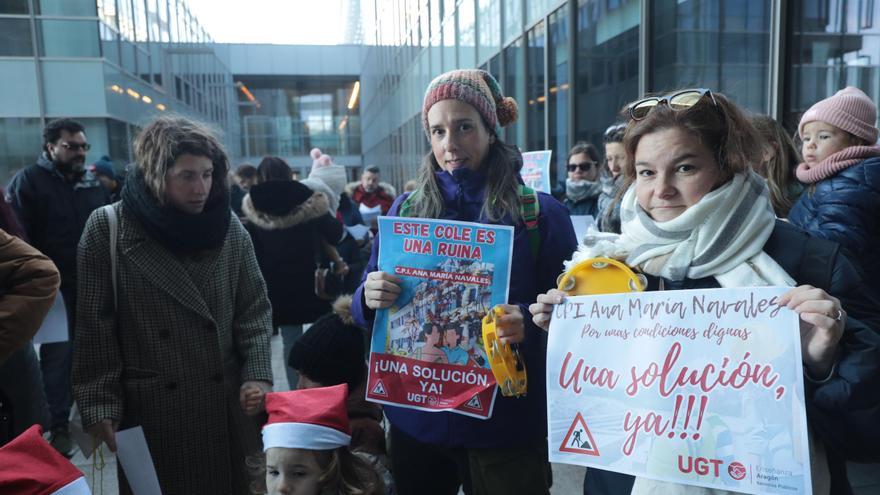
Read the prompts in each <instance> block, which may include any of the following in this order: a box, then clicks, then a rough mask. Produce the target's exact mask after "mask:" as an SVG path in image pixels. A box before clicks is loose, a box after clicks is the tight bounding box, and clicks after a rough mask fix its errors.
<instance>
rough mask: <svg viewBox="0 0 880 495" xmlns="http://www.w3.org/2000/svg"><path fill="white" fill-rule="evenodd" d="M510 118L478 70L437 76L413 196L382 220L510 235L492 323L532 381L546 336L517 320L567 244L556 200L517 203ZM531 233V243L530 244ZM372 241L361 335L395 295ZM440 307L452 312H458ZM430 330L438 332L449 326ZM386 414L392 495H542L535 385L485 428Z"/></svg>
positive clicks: (547, 283)
mask: <svg viewBox="0 0 880 495" xmlns="http://www.w3.org/2000/svg"><path fill="white" fill-rule="evenodd" d="M516 116H517V107H516V102H515V101H514V100H513V99H512V98H509V97H505V96H504V95H503V94H502V93H501V88H500V87H499V86H498V82H497V81H495V79H494V78H493V77H492V76H491V75H490V74H489V73H488V72H486V71H482V70H454V71H451V72H447V73H445V74H442V75H440V76H438V77H437V78H435V79H434V80H433V81H432V82H431V84H430V85H429V86H428V89H427V91H426V93H425V99H424V104H423V106H422V123H423V125H424V130H425V134H426V135H427V137H428V140H429V141H430V144H431V151H430V152H429V153H428V154H427V155H425V157H424V159H423V160H422V165H421V168H420V171H419V178H418V187H417V188H416V190H415V191H414V192H412V193H411V195H408V194H404V195H403V196H401V197H399V198H397V199H396V200H395V202H394V204H393V205H392V206H391V210H390V211H389V213H388V214H389V215H392V216H393V215H400V216H410V217H415V218H437V219H447V220H460V221H467V222H480V223H489V224H496V225H511V226H513V227H514V240H513V253H512V266H514V267H516V268H515V269H514V270H512V271H511V276H510V286H509V292H508V301H507V302H508V304H504V305H500V307H501V309H502V311H503V313H504V314H503V315H502V316H500V317H498V318H496V322H498V323H499V324H500V327H499V331H498V335H499V336H500V340H502V341H503V342H507V343H519V350H520V353H521V354H522V356H523V360H524V361H525V365H526V369H527V370H528V373H529V376H534V377H541V376H542V375H543V373H544V369H545V368H546V360H545V358H546V356H545V349H546V344H547V341H546V338H547V336H546V334H545V333H544V332H542V331H540V330H539V329H538V328H537V327H535V326H534V325H533V324H532V323H531V322H530V321H528V319H526V318H524V317H523V315H524V314H526V310H527V306H528V304H529V303H530V302H531V301H534V298H535V296H536V295H537V294H539V293H541V292H544V291H546V290H548V289H549V288H551V287H553V286H554V285H555V281H556V274H557V273H558V272H559V270H560V269H561V267H562V262H563V261H564V259H565V258H566V257H567V256H568V253H570V252H571V251H572V250H573V249H574V248H575V246H576V241H575V236H574V231H573V229H572V225H571V222H570V221H569V218H568V214H567V212H566V211H565V208H563V206H562V205H561V204H559V202H557V201H556V200H555V199H553V198H551V197H550V196H548V195H547V194H543V193H537V194H534V193H531V194H528V197H525V196H524V195H522V194H523V190H522V189H521V185H522V179H521V178H520V176H519V170H520V169H521V168H522V155H521V154H520V152H519V151H518V150H517V148H516V147H515V146H511V145H509V144H506V143H504V142H503V141H501V138H500V137H499V135H500V130H501V127H503V126H505V125H507V124H509V123H511V122H513V121H514V120H516ZM521 195H522V196H521ZM535 201H537V203H538V204H539V205H540V209H539V216H538V217H537V225H535V224H534V223H531V222H529V224H530V225H526V218H527V216H528V215H527V212H526V211H525V210H524V209H523V208H524V206H525V205H526V204H534V202H535ZM535 234H538V235H539V236H540V237H539V240H540V243H539V245H535V244H534V243H533V242H532V241H533V240H535V239H536V238H535V237H534V236H535ZM380 242H381V236H377V237H376V238H375V240H374V243H373V252H372V256H371V258H370V261H369V264H368V265H367V268H366V270H365V272H366V274H367V275H366V276H365V279H364V281H363V283H362V285H361V287H360V288H359V289H358V290H357V292H356V293H355V296H354V302H353V304H352V314H353V315H354V317H355V321H357V322H358V323H359V324H360V325H362V326H364V327H366V328H371V327H372V324H373V320H374V317H375V311H376V310H377V309H380V308H388V307H390V306H391V305H392V304H393V303H394V302H395V301H396V300H397V298H398V296H399V295H400V291H401V288H400V285H399V279H398V278H397V277H395V276H394V275H392V274H390V273H385V272H381V271H378V264H377V257H378V252H379V244H380ZM449 304H450V308H449V310H454V309H455V306H454V305H455V304H456V303H455V302H450V303H449ZM449 310H448V311H446V313H447V314H448V313H449ZM480 316H482V315H480ZM438 320H439V318H438V317H435V318H434V321H435V322H438V325H440V326H441V328H443V327H445V326H448V324H449V323H448V322H446V323H442V322H439V321H438ZM384 410H385V415H386V416H387V417H388V420H389V421H390V423H391V433H390V435H391V445H392V449H391V464H392V471H393V472H394V477H395V481H396V483H397V489H398V491H399V493H401V494H419V495H422V494H442V495H446V494H449V495H454V494H457V493H458V491H459V487H461V486H462V485H463V487H464V492H465V493H468V494H495V493H528V494H536V495H537V494H547V493H549V483H550V479H549V476H548V475H549V470H550V465H549V463H548V462H547V441H546V435H547V404H546V391H545V388H544V382H543V380H540V379H535V380H531V381H530V383H529V389H528V395H527V396H525V397H520V398H515V397H502V396H501V395H500V394H499V395H498V396H497V397H496V399H495V405H494V409H493V411H492V416H491V417H490V418H489V419H487V420H482V419H477V418H472V417H469V416H463V415H460V414H453V413H449V412H423V411H417V410H413V409H404V408H400V407H394V406H385V407H384ZM426 480H430V482H428V483H426Z"/></svg>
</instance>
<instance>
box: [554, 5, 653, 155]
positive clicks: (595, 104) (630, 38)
mask: <svg viewBox="0 0 880 495" xmlns="http://www.w3.org/2000/svg"><path fill="white" fill-rule="evenodd" d="M605 4H606V2H605V1H604V0H580V1H579V2H578V7H577V20H576V23H575V29H577V33H578V34H577V47H576V50H575V56H576V59H575V62H576V65H575V83H576V84H575V90H576V91H577V94H575V95H573V97H574V99H575V136H574V139H572V141H582V140H584V141H588V142H591V143H593V144H594V145H595V146H598V147H599V149H601V144H602V134H603V132H604V131H605V129H606V128H607V127H608V126H609V125H611V124H613V123H614V122H615V121H616V120H617V114H618V112H619V110H620V109H621V108H622V107H623V106H624V105H625V104H626V103H628V102H630V101H632V100H635V99H636V98H638V91H639V23H640V5H639V4H640V2H639V1H638V0H621V1H620V2H618V5H617V6H616V9H615V10H613V11H610V10H608V9H607V8H606V5H605ZM612 21H613V22H612ZM567 151H568V150H566V154H567Z"/></svg>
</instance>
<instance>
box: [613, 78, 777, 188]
mask: <svg viewBox="0 0 880 495" xmlns="http://www.w3.org/2000/svg"><path fill="white" fill-rule="evenodd" d="M677 92H680V91H672V92H670V93H669V94H673V93H677ZM713 97H714V101H713ZM627 108H628V107H627ZM665 129H681V130H683V131H685V132H688V133H691V134H693V135H694V136H696V137H697V138H698V139H699V140H700V142H701V143H703V145H705V146H706V148H708V149H709V150H712V151H714V153H715V161H716V162H717V163H718V166H719V167H721V172H722V174H724V175H725V176H726V177H727V178H728V179H729V178H730V177H732V176H733V174H736V173H744V172H746V171H747V170H749V169H750V168H751V166H752V164H754V163H760V161H761V159H762V155H763V150H762V144H763V142H764V140H763V138H762V137H761V135H760V134H759V133H758V131H757V130H756V129H755V127H754V126H753V125H752V124H751V122H749V119H748V117H747V116H746V114H745V113H744V112H743V111H742V110H740V108H739V107H737V106H736V104H734V103H733V102H732V101H730V100H729V99H728V98H727V97H725V96H724V95H723V94H720V93H714V92H713V93H712V95H711V96H710V95H709V93H706V94H704V95H703V97H702V98H700V99H699V101H697V103H695V104H694V105H693V106H692V107H690V108H686V109H681V110H673V109H671V108H669V106H668V105H662V104H661V105H657V106H655V107H654V108H653V109H652V110H651V111H650V113H648V115H646V116H645V118H644V119H642V120H638V121H636V120H632V121H630V123H629V125H628V126H627V129H626V134H625V136H624V138H623V147H624V149H625V150H626V155H627V166H626V168H625V169H624V171H623V173H624V176H625V177H626V180H627V183H632V182H633V181H634V180H635V175H636V170H635V165H634V164H635V154H636V148H638V146H639V141H640V140H641V139H642V138H643V137H645V136H646V135H648V134H652V133H654V132H657V131H662V130H665Z"/></svg>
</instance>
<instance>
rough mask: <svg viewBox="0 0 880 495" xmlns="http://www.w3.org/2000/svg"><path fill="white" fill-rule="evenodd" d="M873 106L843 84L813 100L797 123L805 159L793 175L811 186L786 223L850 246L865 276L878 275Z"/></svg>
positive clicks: (879, 195) (879, 172)
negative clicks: (795, 174) (815, 100)
mask: <svg viewBox="0 0 880 495" xmlns="http://www.w3.org/2000/svg"><path fill="white" fill-rule="evenodd" d="M876 122H877V105H875V104H874V102H873V101H871V99H870V98H869V97H868V95H866V94H865V93H863V92H862V91H860V90H859V89H858V88H854V87H852V86H848V87H846V88H844V89H842V90H840V91H838V92H837V93H836V94H835V95H834V96H831V97H829V98H826V99H824V100H822V101H820V102H819V103H816V104H815V105H813V106H812V107H810V109H809V110H807V112H806V113H805V114H804V116H803V117H802V118H801V122H800V125H798V134H799V135H800V138H801V140H802V141H803V149H802V154H803V157H804V163H801V164H800V165H799V166H798V168H797V177H798V179H799V180H800V181H801V182H803V183H805V184H808V185H810V187H809V188H808V190H807V193H805V194H803V195H802V196H801V197H800V199H799V200H798V202H797V203H796V204H795V205H794V207H793V208H792V209H791V213H790V214H789V217H788V218H789V221H791V223H793V224H795V225H797V226H798V227H801V228H802V229H804V230H806V231H807V232H809V233H810V235H813V236H816V237H821V238H823V239H830V240H832V241H835V242H837V243H839V244H840V245H841V246H843V247H845V248H847V249H849V250H850V251H851V253H852V254H853V256H852V258H853V259H854V260H858V261H860V262H861V264H862V269H863V271H864V275H865V276H866V277H867V280H877V277H880V256H878V253H880V146H878V145H877V135H878V132H880V131H878V129H877V127H876V126H875V124H876Z"/></svg>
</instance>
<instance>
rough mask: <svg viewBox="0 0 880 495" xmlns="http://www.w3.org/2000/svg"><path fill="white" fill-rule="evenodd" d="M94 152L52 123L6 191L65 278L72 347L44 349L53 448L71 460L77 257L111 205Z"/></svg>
mask: <svg viewBox="0 0 880 495" xmlns="http://www.w3.org/2000/svg"><path fill="white" fill-rule="evenodd" d="M89 148H90V146H89V143H88V141H87V140H86V134H85V128H84V127H83V125H82V124H80V123H79V122H77V121H75V120H71V119H59V120H54V121H52V122H49V123H48V124H47V125H46V127H45V128H44V129H43V152H42V153H41V154H40V156H39V158H37V163H35V164H34V165H31V166H29V167H27V168H25V169H23V170H20V171H19V172H18V173H17V174H15V177H13V178H12V182H10V183H9V186H8V187H7V188H6V201H8V202H9V203H11V204H12V207H13V209H14V210H15V213H16V215H17V216H18V219H19V221H20V222H21V225H22V227H24V230H25V233H26V234H27V237H28V239H29V240H30V243H31V245H33V246H34V247H35V248H37V249H38V250H40V251H41V252H43V253H44V254H45V255H46V256H48V257H49V258H50V259H51V260H52V261H53V262H54V263H55V266H57V267H58V271H59V272H60V273H61V295H62V296H63V297H64V305H65V309H66V310H67V322H68V330H69V332H70V333H69V335H70V339H71V340H70V341H68V342H58V343H52V344H43V345H42V346H40V367H41V368H42V371H43V388H44V389H45V392H46V399H47V401H48V402H49V410H50V412H51V415H52V423H51V430H50V431H51V437H50V439H49V441H50V443H51V444H52V446H53V447H55V449H56V450H58V451H59V452H61V453H62V454H64V455H66V456H68V457H70V456H71V455H72V454H73V452H72V450H73V443H72V441H71V439H70V432H69V430H68V416H69V415H70V407H71V402H72V399H71V388H70V387H71V385H70V372H71V362H72V355H73V354H72V350H73V346H72V339H73V324H74V319H75V316H74V314H75V313H74V312H75V310H76V251H77V245H78V244H79V238H80V236H81V235H82V232H83V229H84V228H85V224H86V220H88V218H89V215H90V214H91V213H92V210H94V209H95V208H99V207H101V206H103V205H105V204H107V203H109V202H110V196H109V194H108V193H107V191H106V189H104V187H103V186H101V183H100V182H98V179H97V178H96V177H95V175H94V173H92V172H90V171H87V170H86V168H85V162H86V152H88V150H89Z"/></svg>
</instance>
